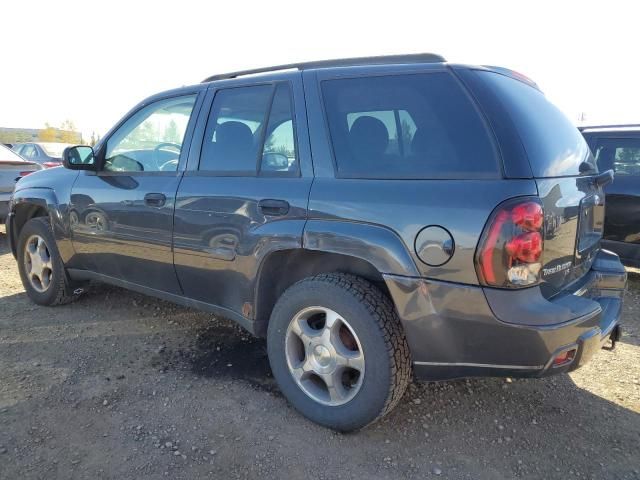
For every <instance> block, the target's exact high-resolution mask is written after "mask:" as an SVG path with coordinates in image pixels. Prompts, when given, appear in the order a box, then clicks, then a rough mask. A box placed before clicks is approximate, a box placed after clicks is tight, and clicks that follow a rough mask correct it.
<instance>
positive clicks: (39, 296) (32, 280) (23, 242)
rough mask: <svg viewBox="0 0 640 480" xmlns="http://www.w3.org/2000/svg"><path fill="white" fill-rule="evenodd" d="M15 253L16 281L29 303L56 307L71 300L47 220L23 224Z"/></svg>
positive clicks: (71, 295) (65, 275)
mask: <svg viewBox="0 0 640 480" xmlns="http://www.w3.org/2000/svg"><path fill="white" fill-rule="evenodd" d="M17 253H18V271H19V272H20V279H21V280H22V285H23V286H24V289H25V291H26V292H27V296H28V297H29V298H30V299H31V300H32V301H33V302H35V303H37V304H38V305H60V304H63V303H67V302H69V301H70V300H72V299H73V292H72V290H71V287H70V285H69V281H68V278H67V274H66V272H65V269H64V264H63V263H62V258H61V257H60V253H59V252H58V248H57V246H56V242H55V239H54V238H53V233H52V232H51V227H50V226H49V222H48V221H47V218H45V217H36V218H32V219H31V220H29V221H28V222H27V223H25V224H24V226H23V227H22V230H21V231H20V235H19V237H18V251H17Z"/></svg>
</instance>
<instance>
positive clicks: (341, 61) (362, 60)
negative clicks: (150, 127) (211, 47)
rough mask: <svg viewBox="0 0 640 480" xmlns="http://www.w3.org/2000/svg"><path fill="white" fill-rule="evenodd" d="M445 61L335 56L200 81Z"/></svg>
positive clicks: (424, 56)
mask: <svg viewBox="0 0 640 480" xmlns="http://www.w3.org/2000/svg"><path fill="white" fill-rule="evenodd" d="M441 62H446V60H445V59H444V57H442V56H440V55H437V54H435V53H412V54H409V55H383V56H378V57H355V58H337V59H335V60H317V61H314V62H302V63H288V64H284V65H276V66H273V67H262V68H252V69H250V70H239V71H237V72H230V73H221V74H218V75H211V76H210V77H207V78H205V79H204V80H203V81H202V83H206V82H213V81H215V80H226V79H229V78H236V77H240V76H243V75H253V74H256V73H267V72H275V71H278V70H293V69H296V70H308V69H310V68H327V67H355V66H362V65H383V64H387V63H389V64H402V63H441Z"/></svg>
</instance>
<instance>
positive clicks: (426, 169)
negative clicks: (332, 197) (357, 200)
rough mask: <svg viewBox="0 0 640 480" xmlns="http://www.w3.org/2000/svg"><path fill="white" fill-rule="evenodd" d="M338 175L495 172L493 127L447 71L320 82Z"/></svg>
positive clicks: (396, 176)
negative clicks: (487, 125) (486, 124)
mask: <svg viewBox="0 0 640 480" xmlns="http://www.w3.org/2000/svg"><path fill="white" fill-rule="evenodd" d="M322 93H323V97H324V103H325V111H326V115H327V120H328V124H329V131H330V135H331V141H332V144H333V152H334V156H335V160H336V166H337V171H338V176H341V177H347V178H388V179H413V178H417V179H429V178H435V179H438V178H453V179H455V178H495V177H497V176H499V175H500V171H499V167H498V159H497V155H496V152H495V149H494V146H493V143H492V140H491V137H490V136H489V133H488V131H487V129H486V127H485V125H484V123H483V121H482V119H481V117H480V116H479V114H478V112H477V110H476V108H475V106H474V104H473V103H472V102H471V100H470V99H469V97H468V96H467V95H466V93H465V92H464V91H463V90H462V88H461V87H460V85H459V84H458V83H457V82H456V81H455V80H454V79H453V78H452V77H451V75H450V74H449V73H446V72H437V73H435V72H434V73H428V74H407V75H389V76H378V77H355V78H346V79H334V80H325V81H323V82H322Z"/></svg>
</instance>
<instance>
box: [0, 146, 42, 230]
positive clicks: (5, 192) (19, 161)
mask: <svg viewBox="0 0 640 480" xmlns="http://www.w3.org/2000/svg"><path fill="white" fill-rule="evenodd" d="M42 168H43V167H42V166H40V165H39V164H37V163H35V162H28V161H26V160H24V159H23V158H21V157H20V156H19V155H18V154H16V153H15V152H13V151H11V150H10V149H9V148H7V147H5V146H4V145H0V223H4V221H5V218H6V217H7V209H8V206H9V199H10V197H11V194H12V193H13V189H14V187H15V185H16V182H17V181H18V180H20V179H21V178H22V177H25V176H27V175H29V174H30V173H33V172H35V171H37V170H42Z"/></svg>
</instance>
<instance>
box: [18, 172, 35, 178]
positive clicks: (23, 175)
mask: <svg viewBox="0 0 640 480" xmlns="http://www.w3.org/2000/svg"><path fill="white" fill-rule="evenodd" d="M30 173H33V172H20V173H19V174H18V176H19V177H20V178H22V177H26V176H27V175H29V174H30Z"/></svg>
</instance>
